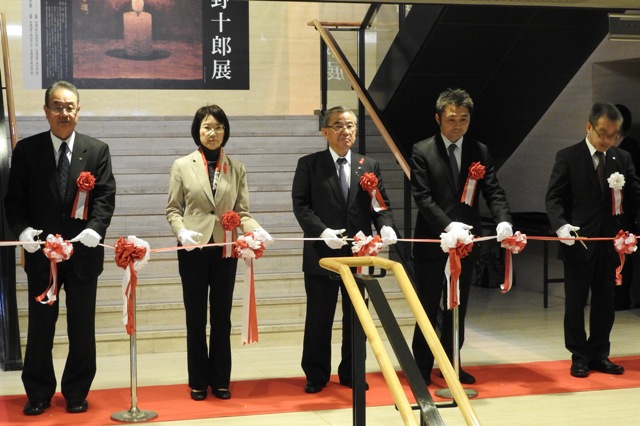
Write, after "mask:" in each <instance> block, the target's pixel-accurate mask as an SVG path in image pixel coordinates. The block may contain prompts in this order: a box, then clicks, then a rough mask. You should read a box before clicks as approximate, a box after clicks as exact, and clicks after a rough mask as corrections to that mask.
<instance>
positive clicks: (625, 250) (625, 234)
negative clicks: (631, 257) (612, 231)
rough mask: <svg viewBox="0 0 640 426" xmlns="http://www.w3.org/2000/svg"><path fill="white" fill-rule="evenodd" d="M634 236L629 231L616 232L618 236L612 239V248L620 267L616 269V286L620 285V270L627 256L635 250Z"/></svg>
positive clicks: (635, 241)
mask: <svg viewBox="0 0 640 426" xmlns="http://www.w3.org/2000/svg"><path fill="white" fill-rule="evenodd" d="M636 244H637V239H636V236H635V235H633V234H631V233H629V231H623V230H620V231H618V235H616V236H615V238H614V239H613V246H614V247H615V249H616V251H617V252H618V256H620V266H618V267H617V268H616V285H622V268H624V261H625V259H626V256H625V255H627V254H631V253H633V252H635V251H636V250H637V248H638V247H637V246H636Z"/></svg>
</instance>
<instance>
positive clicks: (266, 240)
mask: <svg viewBox="0 0 640 426" xmlns="http://www.w3.org/2000/svg"><path fill="white" fill-rule="evenodd" d="M253 235H255V236H256V240H258V241H262V244H264V246H265V247H268V246H270V245H271V244H272V243H273V237H272V236H271V235H270V234H269V233H268V232H267V231H265V230H264V228H256V229H254V230H253Z"/></svg>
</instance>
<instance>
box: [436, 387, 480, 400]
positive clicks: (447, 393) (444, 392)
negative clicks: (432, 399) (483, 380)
mask: <svg viewBox="0 0 640 426" xmlns="http://www.w3.org/2000/svg"><path fill="white" fill-rule="evenodd" d="M462 390H463V391H464V393H465V394H467V397H468V398H475V397H476V396H478V391H475V390H473V389H467V388H462ZM435 394H436V396H439V397H440V398H447V399H453V393H452V392H451V389H449V388H443V389H438V390H437V391H435Z"/></svg>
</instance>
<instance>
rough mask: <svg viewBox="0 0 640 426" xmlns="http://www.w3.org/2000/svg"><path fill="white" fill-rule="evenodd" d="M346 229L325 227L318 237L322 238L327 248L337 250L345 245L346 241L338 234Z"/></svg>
mask: <svg viewBox="0 0 640 426" xmlns="http://www.w3.org/2000/svg"><path fill="white" fill-rule="evenodd" d="M345 231H346V229H330V228H327V229H325V230H324V231H322V234H320V238H324V242H325V244H326V245H328V246H329V248H331V249H334V250H337V249H339V248H340V247H342V246H345V245H347V242H346V241H345V240H343V239H342V238H340V237H338V234H342V233H343V232H345Z"/></svg>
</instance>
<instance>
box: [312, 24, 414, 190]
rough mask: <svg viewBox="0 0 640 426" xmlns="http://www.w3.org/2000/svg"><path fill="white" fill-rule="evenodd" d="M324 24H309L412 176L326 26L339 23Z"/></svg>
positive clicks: (376, 110)
mask: <svg viewBox="0 0 640 426" xmlns="http://www.w3.org/2000/svg"><path fill="white" fill-rule="evenodd" d="M324 24H325V25H323V23H322V22H320V21H319V20H317V19H314V20H313V21H311V22H309V25H311V26H313V27H315V29H316V30H317V31H318V33H319V34H320V37H321V38H322V40H323V41H324V42H325V44H326V45H327V47H328V48H329V49H330V50H331V52H332V53H333V54H334V56H335V57H336V60H337V61H338V64H339V65H340V67H341V68H342V69H343V71H344V72H345V76H346V78H347V80H349V83H350V84H351V87H352V88H353V90H354V91H355V93H356V95H357V96H358V99H359V100H360V102H361V103H362V104H363V105H364V107H365V109H366V110H367V112H368V113H369V116H370V117H371V120H372V121H373V123H374V124H375V126H376V128H377V129H378V131H379V132H380V135H381V136H382V138H383V139H384V141H385V143H386V144H387V146H388V147H389V149H390V150H391V153H392V154H393V156H394V157H395V158H396V160H397V161H398V164H400V167H401V168H402V170H403V171H404V174H405V175H406V176H407V178H409V177H410V176H411V168H410V167H409V163H407V160H406V159H405V158H404V156H403V155H402V152H400V149H399V148H398V146H397V145H396V143H395V141H394V140H393V138H392V137H391V134H390V133H389V132H388V130H387V128H386V127H385V126H384V124H383V123H382V119H381V118H380V114H379V113H378V109H377V108H376V106H375V104H374V102H373V100H372V99H371V97H370V96H369V92H368V91H367V90H366V89H365V87H364V83H363V82H362V81H361V80H360V78H359V77H358V76H357V75H356V73H355V71H354V70H353V67H352V66H351V64H350V63H349V61H348V59H347V57H346V55H345V54H344V52H343V51H342V49H341V48H340V46H338V43H336V40H335V39H334V37H333V35H332V34H331V33H330V32H329V31H328V30H327V28H326V27H328V26H337V23H335V22H324ZM358 26H359V24H358Z"/></svg>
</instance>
